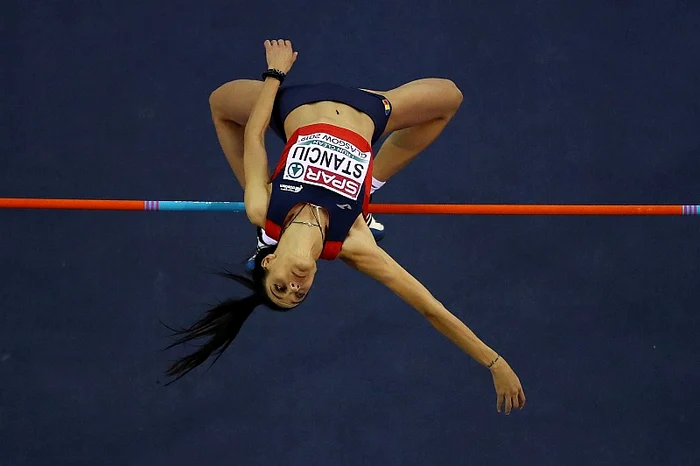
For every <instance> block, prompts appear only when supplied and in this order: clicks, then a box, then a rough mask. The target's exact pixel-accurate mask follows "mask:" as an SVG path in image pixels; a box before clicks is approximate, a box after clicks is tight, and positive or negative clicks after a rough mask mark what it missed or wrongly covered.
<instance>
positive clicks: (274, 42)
mask: <svg viewBox="0 0 700 466" xmlns="http://www.w3.org/2000/svg"><path fill="white" fill-rule="evenodd" d="M264 45H265V48H268V47H272V46H276V47H287V48H292V41H291V40H285V39H273V40H269V39H268V40H266V41H265V42H264Z"/></svg>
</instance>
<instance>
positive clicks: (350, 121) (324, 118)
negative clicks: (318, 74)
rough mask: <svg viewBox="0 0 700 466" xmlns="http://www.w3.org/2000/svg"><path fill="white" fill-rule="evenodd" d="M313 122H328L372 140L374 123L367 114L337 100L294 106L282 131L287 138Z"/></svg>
mask: <svg viewBox="0 0 700 466" xmlns="http://www.w3.org/2000/svg"><path fill="white" fill-rule="evenodd" d="M314 123H328V124H331V125H333V126H337V127H340V128H345V129H348V130H350V131H352V132H353V133H357V134H359V135H360V136H362V137H363V138H364V139H365V140H366V141H371V140H372V133H373V132H374V123H373V122H372V119H371V118H370V117H369V116H367V115H366V114H365V113H362V112H360V111H359V110H356V109H355V108H353V107H351V106H349V105H345V104H342V103H339V102H316V103H312V104H305V105H301V106H300V107H297V108H295V109H294V110H292V111H291V112H290V113H289V115H288V116H287V118H286V119H285V120H284V131H285V133H286V135H287V138H289V136H290V135H291V134H292V133H293V132H294V131H296V130H297V129H298V128H301V127H304V126H308V125H312V124H314Z"/></svg>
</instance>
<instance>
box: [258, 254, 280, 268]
mask: <svg viewBox="0 0 700 466" xmlns="http://www.w3.org/2000/svg"><path fill="white" fill-rule="evenodd" d="M276 258H277V256H276V255H275V254H268V255H267V256H265V257H264V258H263V260H262V262H261V263H260V265H262V268H263V269H265V270H267V268H268V267H269V266H270V263H271V262H272V261H273V260H275V259H276Z"/></svg>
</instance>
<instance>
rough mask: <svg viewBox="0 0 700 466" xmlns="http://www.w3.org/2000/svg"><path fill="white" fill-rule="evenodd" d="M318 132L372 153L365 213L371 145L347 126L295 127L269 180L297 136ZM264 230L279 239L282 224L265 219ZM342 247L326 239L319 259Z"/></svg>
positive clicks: (333, 255)
mask: <svg viewBox="0 0 700 466" xmlns="http://www.w3.org/2000/svg"><path fill="white" fill-rule="evenodd" d="M318 132H325V133H328V134H330V135H333V136H337V137H339V138H342V139H344V140H346V141H347V142H349V143H351V144H354V145H355V147H357V148H358V149H360V150H361V151H363V152H370V153H371V154H372V157H371V158H370V161H369V169H368V171H367V177H366V178H365V196H364V199H363V201H362V213H363V215H366V214H367V208H368V206H369V196H370V193H371V191H372V171H373V168H374V153H372V145H371V144H370V143H369V142H367V140H366V139H365V138H363V137H362V136H360V135H359V134H357V133H355V132H354V131H351V130H349V129H347V128H341V127H339V126H334V125H331V124H328V123H314V124H312V125H307V126H302V127H300V128H297V129H296V130H295V131H294V132H293V133H292V134H291V135H290V136H289V139H288V140H287V144H285V146H284V149H283V150H282V156H281V157H280V161H279V163H278V164H277V167H275V171H274V172H273V174H272V176H271V177H270V182H272V180H274V179H275V178H276V177H277V175H279V174H280V172H281V171H282V170H283V169H284V166H285V165H286V163H287V155H288V154H289V150H290V149H291V148H292V146H293V145H294V144H295V143H296V141H297V139H298V138H299V136H308V135H310V134H314V133H318ZM265 232H266V233H267V235H268V236H269V237H270V238H272V239H274V240H275V241H279V240H280V236H281V234H282V226H281V225H277V224H276V223H274V222H272V221H271V220H269V219H267V218H266V219H265ZM342 248H343V242H342V241H326V242H325V243H324V245H323V251H322V252H321V259H324V260H333V259H336V258H337V257H338V255H339V254H340V251H341V249H342Z"/></svg>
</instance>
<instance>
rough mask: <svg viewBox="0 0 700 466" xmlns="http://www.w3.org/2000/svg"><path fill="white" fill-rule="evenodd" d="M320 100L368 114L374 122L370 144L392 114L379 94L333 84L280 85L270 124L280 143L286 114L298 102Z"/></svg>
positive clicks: (283, 138) (384, 127)
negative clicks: (341, 104) (337, 103)
mask: <svg viewBox="0 0 700 466" xmlns="http://www.w3.org/2000/svg"><path fill="white" fill-rule="evenodd" d="M322 101H331V102H340V103H343V104H345V105H349V106H350V107H352V108H354V109H356V110H358V111H360V112H362V113H364V114H366V115H367V116H369V117H370V118H371V119H372V121H373V122H374V134H373V135H372V144H374V143H375V142H377V140H379V138H380V137H381V135H382V134H383V133H384V130H385V129H386V125H387V123H388V121H389V116H390V115H391V102H389V100H388V99H386V98H385V97H384V96H382V95H378V94H373V93H371V92H367V91H363V90H360V89H355V88H352V87H346V86H341V85H340V84H333V83H321V84H301V85H295V86H282V87H281V88H280V89H279V90H278V91H277V97H276V98H275V106H274V107H273V109H272V116H271V117H270V127H271V128H272V130H273V131H274V132H275V134H277V135H278V136H279V137H280V138H282V141H283V142H287V136H286V135H285V132H284V120H285V119H286V118H287V115H289V114H290V113H291V112H292V110H294V109H295V108H297V107H300V106H301V105H305V104H312V103H314V102H322Z"/></svg>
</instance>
